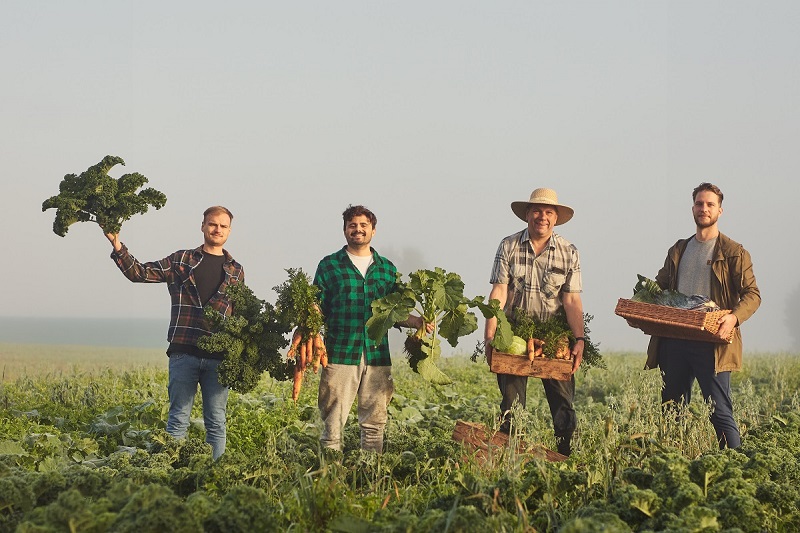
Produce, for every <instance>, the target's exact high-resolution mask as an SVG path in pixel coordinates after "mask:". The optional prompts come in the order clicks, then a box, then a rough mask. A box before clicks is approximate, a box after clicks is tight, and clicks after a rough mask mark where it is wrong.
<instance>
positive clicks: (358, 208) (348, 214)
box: [342, 205, 378, 229]
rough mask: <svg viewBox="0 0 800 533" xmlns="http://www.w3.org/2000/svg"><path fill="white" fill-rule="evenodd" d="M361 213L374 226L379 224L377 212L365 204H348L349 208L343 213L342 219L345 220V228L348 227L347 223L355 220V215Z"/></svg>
mask: <svg viewBox="0 0 800 533" xmlns="http://www.w3.org/2000/svg"><path fill="white" fill-rule="evenodd" d="M361 215H363V216H365V217H367V218H368V219H369V221H370V223H371V224H372V227H373V228H375V226H377V225H378V217H376V216H375V213H373V212H372V211H370V210H369V209H367V208H366V207H364V206H363V205H348V206H347V209H345V210H344V213H342V219H343V220H344V228H345V229H347V223H348V222H350V221H351V220H353V219H354V218H355V217H358V216H361Z"/></svg>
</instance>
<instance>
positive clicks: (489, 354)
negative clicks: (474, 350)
mask: <svg viewBox="0 0 800 533" xmlns="http://www.w3.org/2000/svg"><path fill="white" fill-rule="evenodd" d="M483 349H484V351H485V352H486V363H487V364H488V365H489V368H492V352H493V351H494V348H492V341H491V340H487V341H486V342H485V343H484V344H483Z"/></svg>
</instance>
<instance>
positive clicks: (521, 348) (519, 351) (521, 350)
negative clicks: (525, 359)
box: [506, 335, 528, 355]
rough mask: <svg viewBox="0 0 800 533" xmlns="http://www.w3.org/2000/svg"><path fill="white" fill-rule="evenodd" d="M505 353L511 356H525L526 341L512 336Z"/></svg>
mask: <svg viewBox="0 0 800 533" xmlns="http://www.w3.org/2000/svg"><path fill="white" fill-rule="evenodd" d="M506 353H510V354H511V355H525V354H526V353H528V341H526V340H525V339H523V338H522V337H517V336H516V335H514V339H513V340H512V342H511V346H509V347H508V349H507V350H506Z"/></svg>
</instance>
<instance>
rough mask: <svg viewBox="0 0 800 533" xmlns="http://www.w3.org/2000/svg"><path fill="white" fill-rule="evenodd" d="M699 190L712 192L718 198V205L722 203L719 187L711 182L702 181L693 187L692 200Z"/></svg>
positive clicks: (695, 197)
mask: <svg viewBox="0 0 800 533" xmlns="http://www.w3.org/2000/svg"><path fill="white" fill-rule="evenodd" d="M701 191H711V192H713V193H714V194H716V195H717V198H719V205H720V206H721V205H722V191H721V190H719V187H717V186H716V185H714V184H713V183H708V182H705V181H704V182H703V183H701V184H700V185H698V186H697V187H695V188H694V190H693V191H692V200H696V199H697V194H698V193H699V192H701Z"/></svg>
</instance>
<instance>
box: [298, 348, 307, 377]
mask: <svg viewBox="0 0 800 533" xmlns="http://www.w3.org/2000/svg"><path fill="white" fill-rule="evenodd" d="M298 352H299V353H300V357H299V358H298V361H297V366H299V367H300V370H305V369H306V363H307V362H308V353H307V351H306V342H305V341H302V342H301V343H300V349H299V350H298Z"/></svg>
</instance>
